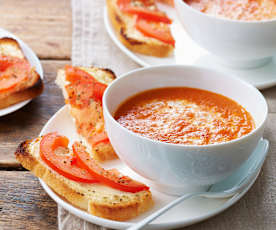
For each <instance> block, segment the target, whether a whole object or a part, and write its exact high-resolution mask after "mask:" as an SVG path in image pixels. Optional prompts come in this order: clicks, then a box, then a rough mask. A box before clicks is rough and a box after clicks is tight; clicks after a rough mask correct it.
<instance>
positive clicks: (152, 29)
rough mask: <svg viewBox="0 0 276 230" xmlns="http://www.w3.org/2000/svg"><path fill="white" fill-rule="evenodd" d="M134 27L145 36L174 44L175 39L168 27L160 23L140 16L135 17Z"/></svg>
mask: <svg viewBox="0 0 276 230" xmlns="http://www.w3.org/2000/svg"><path fill="white" fill-rule="evenodd" d="M136 28H137V29H138V30H139V31H140V32H141V33H143V34H144V35H145V36H148V37H152V38H155V39H157V40H160V41H162V42H165V43H167V44H170V45H173V46H175V40H174V38H173V36H172V34H171V31H170V28H169V27H168V26H167V25H166V24H165V25H163V26H162V25H160V23H154V22H149V21H147V20H144V19H142V18H139V17H138V18H137V21H136Z"/></svg>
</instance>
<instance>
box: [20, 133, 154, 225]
mask: <svg viewBox="0 0 276 230" xmlns="http://www.w3.org/2000/svg"><path fill="white" fill-rule="evenodd" d="M40 141H41V138H36V139H34V140H30V141H25V142H23V143H21V144H20V145H19V147H18V148H17V150H16V152H15V156H16V159H17V160H18V161H19V162H20V163H21V164H22V166H23V167H24V168H26V169H28V170H30V171H31V172H32V173H33V174H34V175H35V176H37V177H39V178H41V179H42V180H43V181H44V182H45V183H46V184H47V185H48V186H50V187H51V188H52V189H53V190H54V191H55V192H56V193H57V194H58V195H60V196H61V197H63V198H65V199H66V200H67V201H69V202H70V203H71V204H73V205H74V206H76V207H78V208H80V209H83V210H86V211H88V212H89V213H91V214H93V215H95V216H99V217H103V218H107V219H111V220H118V221H123V220H127V219H130V218H134V217H136V216H138V215H140V214H141V213H143V212H145V211H147V210H149V209H150V208H151V207H152V205H153V201H152V195H151V192H150V191H141V192H137V193H129V192H122V191H120V190H115V189H113V188H110V187H107V186H105V185H102V184H99V183H94V184H86V183H80V182H75V181H72V180H69V179H67V178H65V177H63V176H62V175H60V174H58V173H57V172H55V171H54V170H52V169H51V168H50V167H49V166H48V165H47V164H45V162H44V161H43V160H42V159H41V158H40V154H39V151H40V150H39V147H40Z"/></svg>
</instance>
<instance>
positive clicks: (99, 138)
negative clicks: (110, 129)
mask: <svg viewBox="0 0 276 230" xmlns="http://www.w3.org/2000/svg"><path fill="white" fill-rule="evenodd" d="M89 142H90V143H91V144H92V145H93V146H95V145H97V144H99V143H107V142H109V139H108V136H107V134H106V132H105V131H103V132H101V133H95V134H93V135H92V136H91V137H90V138H89Z"/></svg>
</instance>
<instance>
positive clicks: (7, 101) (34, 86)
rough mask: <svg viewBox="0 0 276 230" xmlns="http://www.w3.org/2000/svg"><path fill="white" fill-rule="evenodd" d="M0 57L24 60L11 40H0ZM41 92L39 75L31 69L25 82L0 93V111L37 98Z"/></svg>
mask: <svg viewBox="0 0 276 230" xmlns="http://www.w3.org/2000/svg"><path fill="white" fill-rule="evenodd" d="M0 55H3V56H12V57H17V58H20V59H25V60H26V58H25V56H24V54H23V52H22V49H21V47H20V46H19V44H18V42H17V41H16V40H14V39H12V38H1V39H0ZM42 91H43V82H42V80H41V78H40V76H39V74H38V73H37V72H36V71H35V70H34V68H32V69H31V71H30V76H28V79H27V80H25V81H22V82H20V84H18V85H17V86H16V87H14V88H12V89H10V90H8V91H5V92H1V93H0V109H2V108H6V107H8V106H10V105H13V104H16V103H19V102H21V101H25V100H27V99H32V98H34V97H37V96H38V95H40V94H41V93H42Z"/></svg>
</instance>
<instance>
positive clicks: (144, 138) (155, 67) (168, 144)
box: [102, 64, 268, 149]
mask: <svg viewBox="0 0 276 230" xmlns="http://www.w3.org/2000/svg"><path fill="white" fill-rule="evenodd" d="M159 68H184V69H194V70H205V71H209V72H214V73H217V74H223V75H224V76H225V77H228V78H231V79H235V80H236V81H239V82H240V83H241V84H243V85H245V86H246V87H249V88H251V89H252V90H254V91H255V92H256V94H257V95H258V96H259V97H260V98H261V99H262V101H263V103H264V106H265V111H264V119H263V120H262V121H261V122H260V124H259V125H258V126H257V127H255V128H254V129H253V130H252V131H251V132H250V133H248V134H246V135H244V136H241V137H239V138H236V139H233V140H230V141H226V142H220V143H213V144H207V145H185V144H174V143H167V142H162V141H158V140H154V139H150V138H148V137H144V136H142V135H140V134H137V133H134V132H132V131H130V130H129V129H127V128H125V127H123V126H122V125H121V124H120V123H119V122H118V121H117V120H115V119H114V117H113V116H112V114H111V112H110V111H109V109H108V106H107V102H106V100H107V97H108V95H109V91H110V90H111V89H112V87H113V86H114V85H115V84H118V82H120V81H122V80H124V79H126V78H128V77H130V76H131V75H132V74H135V73H139V72H142V71H151V70H152V69H159ZM198 89H200V88H198ZM209 91H210V92H214V91H211V90H209ZM141 92H143V91H141ZM134 95H135V94H134ZM228 98H229V97H228ZM230 99H232V98H230ZM232 100H233V99H232ZM102 102H103V111H104V116H105V115H107V116H108V118H109V119H110V120H111V121H112V122H113V123H114V124H115V125H116V127H117V128H119V129H123V130H124V131H126V132H127V133H128V134H129V135H131V136H134V137H136V138H137V137H138V138H142V140H144V141H147V142H151V143H153V144H162V145H165V146H169V147H178V148H187V149H194V148H202V149H203V148H214V147H221V146H225V145H231V144H234V143H238V142H240V141H243V140H244V139H247V138H248V137H249V136H253V135H254V134H256V133H257V132H258V131H259V130H260V129H262V127H263V126H264V125H265V123H266V121H267V117H268V105H267V101H266V99H265V98H264V96H263V95H262V94H261V92H260V91H259V90H258V89H257V88H255V87H254V86H252V85H251V84H249V83H248V82H246V81H244V80H241V79H239V78H236V77H233V75H230V74H226V73H223V72H221V71H218V70H214V69H210V68H207V67H201V66H193V65H180V64H175V65H156V66H149V67H143V68H138V69H134V70H131V71H129V72H127V73H124V74H122V75H121V76H120V77H118V78H117V79H115V80H114V81H113V82H111V84H109V85H108V87H107V88H106V90H105V92H104V95H103V100H102ZM104 120H106V117H105V119H104ZM105 122H106V121H105Z"/></svg>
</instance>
